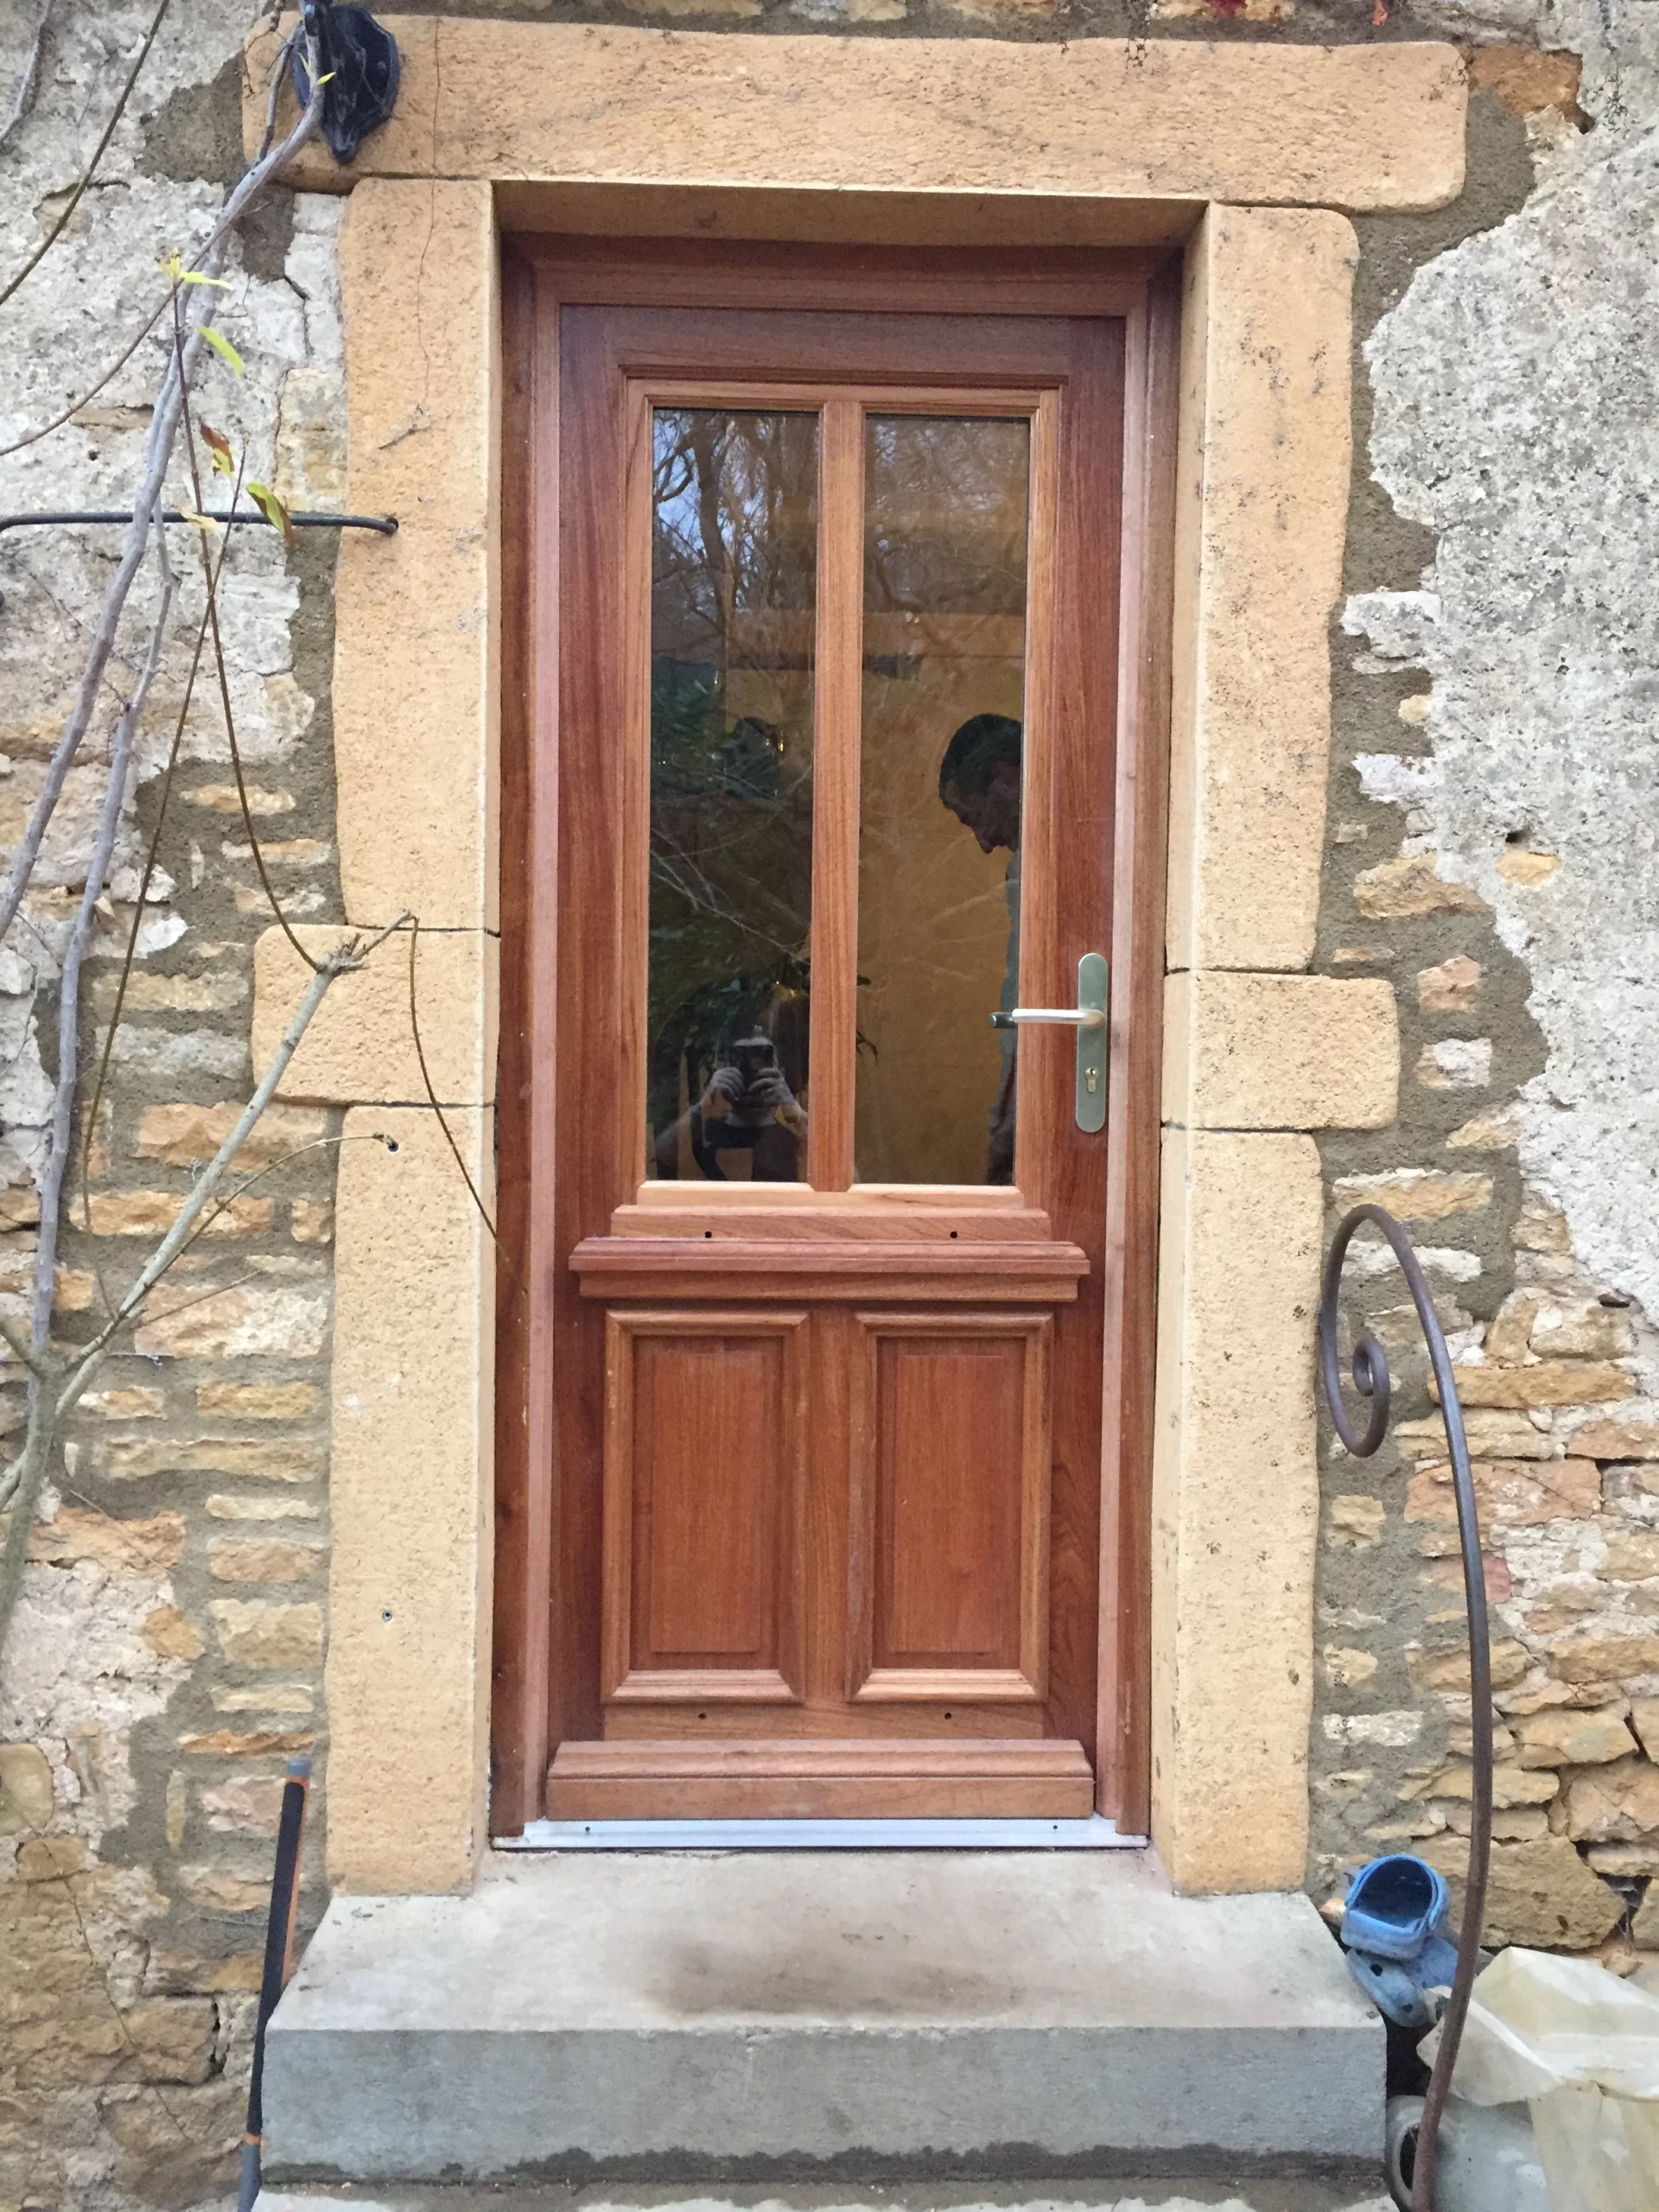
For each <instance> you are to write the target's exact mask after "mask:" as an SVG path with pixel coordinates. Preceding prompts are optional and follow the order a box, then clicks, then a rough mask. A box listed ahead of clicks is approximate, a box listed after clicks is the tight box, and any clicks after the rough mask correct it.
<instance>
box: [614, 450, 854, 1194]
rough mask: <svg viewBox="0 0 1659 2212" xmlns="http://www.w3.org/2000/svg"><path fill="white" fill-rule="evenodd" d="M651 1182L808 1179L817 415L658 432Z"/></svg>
mask: <svg viewBox="0 0 1659 2212" xmlns="http://www.w3.org/2000/svg"><path fill="white" fill-rule="evenodd" d="M652 470H653V481H652V601H651V900H650V924H649V926H650V958H649V966H648V971H647V986H646V1002H647V1014H646V1019H647V1039H648V1044H647V1056H646V1077H645V1081H646V1102H645V1112H646V1122H647V1137H646V1160H645V1173H646V1174H647V1175H658V1176H684V1177H691V1178H698V1177H701V1178H704V1179H709V1180H712V1181H715V1182H726V1181H734V1180H750V1179H753V1180H754V1181H758V1182H772V1183H789V1182H797V1181H803V1180H804V1179H805V1174H806V1109H807V1086H808V1071H807V1021H808V1006H809V978H808V967H807V952H808V936H809V931H810V924H811V903H812V901H811V887H812V670H813V633H814V601H815V593H816V585H817V417H816V416H813V415H804V414H784V413H767V414H760V413H735V412H732V411H730V410H727V409H723V408H702V407H690V408H685V407H660V408H658V409H657V410H655V412H654V415H653V417H652Z"/></svg>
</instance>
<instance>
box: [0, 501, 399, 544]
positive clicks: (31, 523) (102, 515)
mask: <svg viewBox="0 0 1659 2212" xmlns="http://www.w3.org/2000/svg"><path fill="white" fill-rule="evenodd" d="M158 512H159V514H160V518H161V519H162V522H192V521H194V519H195V518H194V516H192V515H188V514H185V513H184V512H181V509H179V508H177V507H162V508H161V509H159V510H158ZM131 520H132V510H131V508H130V507H127V508H120V507H85V508H76V509H74V510H73V511H66V512H63V513H48V514H35V515H0V530H23V529H33V528H39V527H40V526H41V525H42V524H54V523H80V522H130V521H131ZM207 520H208V521H209V522H218V523H231V524H236V523H256V522H257V523H261V524H264V527H265V528H266V529H267V530H269V529H270V527H271V525H270V523H269V522H268V521H267V520H266V518H265V517H264V515H262V514H261V513H260V512H258V510H257V508H256V509H254V510H252V511H251V512H249V513H246V514H245V513H243V512H242V511H241V510H240V509H239V508H238V510H237V512H235V513H234V514H226V512H224V511H223V509H221V510H220V511H219V512H218V513H217V514H209V515H208V517H207ZM289 522H291V523H292V524H293V525H294V527H295V529H296V530H372V531H378V532H379V534H380V536H381V537H394V536H395V535H396V533H397V516H396V515H292V514H291V515H289Z"/></svg>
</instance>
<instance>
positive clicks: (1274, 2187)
mask: <svg viewBox="0 0 1659 2212" xmlns="http://www.w3.org/2000/svg"><path fill="white" fill-rule="evenodd" d="M255 2212H1394V2207H1393V2205H1392V2203H1391V2202H1389V2198H1388V2197H1387V2196H1385V2195H1383V2196H1379V2195H1371V2196H1363V2197H1357V2196H1355V2194H1354V2191H1353V2190H1352V2188H1351V2187H1344V2185H1342V2184H1340V2183H1334V2182H1331V2181H1310V2180H1307V2179H1306V2178H1303V2179H1299V2180H1293V2181H1287V2182H1270V2181H1269V2182H1264V2181H1255V2182H1252V2183H1246V2184H1245V2185H1244V2190H1243V2194H1241V2193H1240V2192H1239V2190H1237V2189H1236V2188H1235V2187H1234V2185H1233V2184H1232V2183H1230V2182H1225V2181H1218V2182H1205V2181H1190V2180H1189V2181H1170V2180H1167V2179H1165V2180H1161V2181H1160V2180H1157V2179H1154V2180H1149V2181H1133V2180H1123V2181H1119V2182H1116V2183H1113V2184H1112V2187H1111V2190H1110V2191H1109V2194H1106V2195H1103V2194H1102V2193H1101V2192H1100V2190H1097V2189H1096V2190H1091V2191H1089V2192H1088V2193H1086V2194H1084V2195H1081V2196H1071V2195H1067V2196H1057V2195H1055V2194H1054V2192H1053V2191H1052V2190H1045V2189H1044V2186H1043V2184H1042V2183H1029V2184H1027V2185H1026V2186H1025V2187H1023V2188H1022V2187H1021V2186H1020V2185H1019V2184H1017V2183H1009V2184H1007V2185H1005V2186H1004V2187H1003V2188H1001V2189H1000V2190H996V2191H995V2193H994V2194H992V2193H988V2192H987V2191H985V2190H949V2189H944V2188H941V2187H939V2186H938V2185H934V2186H933V2187H931V2188H930V2187H927V2186H926V2185H912V2186H911V2187H910V2188H907V2189H904V2188H895V2189H890V2190H880V2191H876V2192H872V2193H870V2194H868V2195H855V2196H849V2194H848V2192H847V2191H846V2190H833V2189H810V2188H808V2189H792V2190H790V2191H789V2193H788V2195H787V2196H779V2195H777V2194H776V2193H775V2192H774V2193H771V2194H768V2193H767V2192H766V2191H764V2190H758V2189H756V2190H742V2191H741V2192H734V2193H733V2194H731V2195H728V2196H674V2195H673V2194H672V2193H671V2192H670V2191H667V2190H651V2191H643V2190H641V2191H630V2192H629V2193H628V2194H627V2195H626V2196H619V2195H618V2194H617V2192H616V2191H615V2190H601V2189H596V2188H595V2189H576V2188H573V2187H571V2186H569V2185H568V2184H566V2185H563V2186H560V2185H557V2184H548V2183H531V2184H530V2185H528V2186H520V2185H515V2184H513V2183H507V2184H505V2186H504V2185H503V2184H502V2183H493V2184H482V2185H479V2186H476V2187H474V2186H473V2185H470V2184H468V2183H438V2184H436V2185H430V2184H428V2185H421V2184H410V2185H406V2186H404V2187H399V2188H395V2189H394V2190H392V2191H391V2193H390V2194H388V2193H387V2192H386V2191H385V2190H376V2191H375V2192H374V2194H373V2195H372V2196H365V2195H364V2194H363V2193H362V2192H361V2191H360V2190H353V2192H352V2194H351V2195H350V2196H339V2195H336V2194H334V2193H333V2192H331V2191H330V2190H327V2189H324V2188H321V2187H318V2186H314V2185H306V2186H303V2187H301V2188H298V2189H268V2190H263V2191H262V2192H261V2194H260V2196H259V2197H258V2200H257V2203H256V2206H255Z"/></svg>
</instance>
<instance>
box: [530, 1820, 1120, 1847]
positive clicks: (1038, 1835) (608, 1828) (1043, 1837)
mask: <svg viewBox="0 0 1659 2212" xmlns="http://www.w3.org/2000/svg"><path fill="white" fill-rule="evenodd" d="M491 1840H492V1844H493V1847H494V1849H496V1850H497V1851H1139V1850H1142V1849H1144V1848H1145V1846H1146V1841H1147V1839H1146V1837H1145V1836H1143V1835H1120V1834H1118V1832H1117V1824H1116V1821H1109V1820H1106V1819H1104V1818H1103V1817H1102V1815H1100V1814H1098V1813H1095V1814H1092V1815H1090V1818H1089V1819H1087V1820H1086V1821H1040V1820H1038V1821H1022V1820H1007V1821H997V1820H991V1821H529V1822H527V1823H526V1825H525V1827H524V1832H523V1834H520V1835H499V1836H495V1837H493V1838H492V1839H491Z"/></svg>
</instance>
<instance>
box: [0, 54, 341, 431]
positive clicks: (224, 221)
mask: <svg viewBox="0 0 1659 2212" xmlns="http://www.w3.org/2000/svg"><path fill="white" fill-rule="evenodd" d="M299 35H300V34H299V33H298V32H297V31H296V33H295V35H294V37H293V38H290V39H289V41H287V43H286V44H285V45H284V46H283V50H282V52H281V53H280V54H278V55H277V61H276V66H275V67H274V68H273V69H272V71H271V77H270V91H269V92H268V94H267V95H266V99H265V122H264V130H263V131H262V133H261V134H260V139H259V148H258V151H257V154H256V156H255V157H254V160H255V165H256V166H257V164H258V163H259V162H264V158H265V156H266V155H267V153H268V152H269V151H270V142H271V140H272V138H273V137H275V136H276V132H277V104H278V101H279V99H280V98H281V94H282V86H283V71H284V69H285V67H286V66H287V61H288V57H289V53H290V52H291V50H292V48H293V47H294V45H295V42H296V40H297V39H298V37H299ZM297 142H298V134H297V133H296V135H295V137H291V138H290V139H289V141H288V143H287V144H286V145H285V146H284V149H283V153H282V154H281V155H280V156H278V157H277V160H276V161H275V162H272V164H271V165H270V175H275V174H276V172H277V170H278V169H280V168H281V167H282V165H283V162H284V161H286V159H287V158H288V155H289V151H290V150H291V149H294V148H295V146H296V143H297ZM248 205H249V202H248V201H246V200H245V201H244V202H243V203H242V205H241V207H238V208H237V209H236V211H235V213H232V212H231V209H230V207H228V205H227V207H226V213H225V215H224V216H222V217H221V218H220V219H219V222H218V223H217V224H216V225H215V226H214V227H213V229H212V230H211V231H210V232H208V233H207V238H206V239H204V241H203V242H202V245H200V248H199V249H198V252H197V257H196V258H195V259H194V260H193V262H192V264H191V266H192V267H193V268H194V269H200V266H201V256H203V255H205V254H206V253H207V251H208V249H209V248H210V247H211V246H212V245H213V244H214V243H215V241H216V240H218V239H219V238H220V237H221V235H223V234H225V233H226V232H227V231H228V229H229V228H230V227H232V226H233V225H234V224H235V223H237V222H238V221H239V220H240V219H241V217H242V216H243V215H244V214H245V213H246V212H247V207H248ZM172 304H173V294H172V291H171V289H169V290H168V291H167V292H166V293H164V294H163V295H162V298H161V299H160V300H158V301H157V302H156V308H155V312H154V313H153V314H152V315H150V317H149V321H147V322H145V324H144V325H143V328H142V329H141V330H140V331H139V333H138V334H137V337H136V338H135V339H134V340H132V342H131V344H130V346H127V348H126V350H125V351H124V353H120V354H118V356H117V358H116V359H115V360H113V361H112V362H111V365H110V366H109V367H108V368H107V369H105V372H104V373H103V375H102V376H101V377H100V378H99V380H98V382H97V383H96V384H95V385H91V386H90V387H89V388H88V389H87V390H86V391H83V392H82V393H81V395H80V397H79V399H73V400H71V401H70V403H69V404H68V406H67V407H66V408H65V409H64V410H63V411H62V413H61V414H59V415H54V416H53V417H52V420H51V421H50V422H49V423H41V424H40V426H39V427H38V429H33V430H29V431H26V432H25V433H24V435H22V437H21V438H14V439H13V440H12V442H11V443H10V445H9V446H0V461H3V460H4V459H5V458H6V456H7V455H8V454H14V453H21V452H22V450H23V448H24V447H25V446H32V445H38V444H39V443H40V442H41V439H42V438H49V437H50V436H51V435H52V433H53V431H54V430H61V429H63V428H64V426H65V424H66V423H73V421H74V419H75V417H76V416H77V415H79V412H80V410H81V409H82V408H83V407H85V406H86V405H87V404H89V403H90V402H91V401H92V400H94V399H96V398H97V397H98V395H99V392H100V391H103V390H104V388H105V385H109V384H112V383H113V382H114V380H115V378H117V377H118V376H119V374H120V373H121V372H122V370H123V369H124V368H125V367H126V365H127V363H128V362H129V361H130V359H132V357H133V355H134V354H135V353H137V351H138V348H139V347H140V346H142V345H143V342H144V340H145V339H146V338H148V337H149V334H150V332H151V331H152V330H154V329H155V327H156V324H157V323H158V322H159V321H161V319H162V316H163V315H165V314H166V313H167V311H168V308H170V307H171V306H172Z"/></svg>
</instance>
